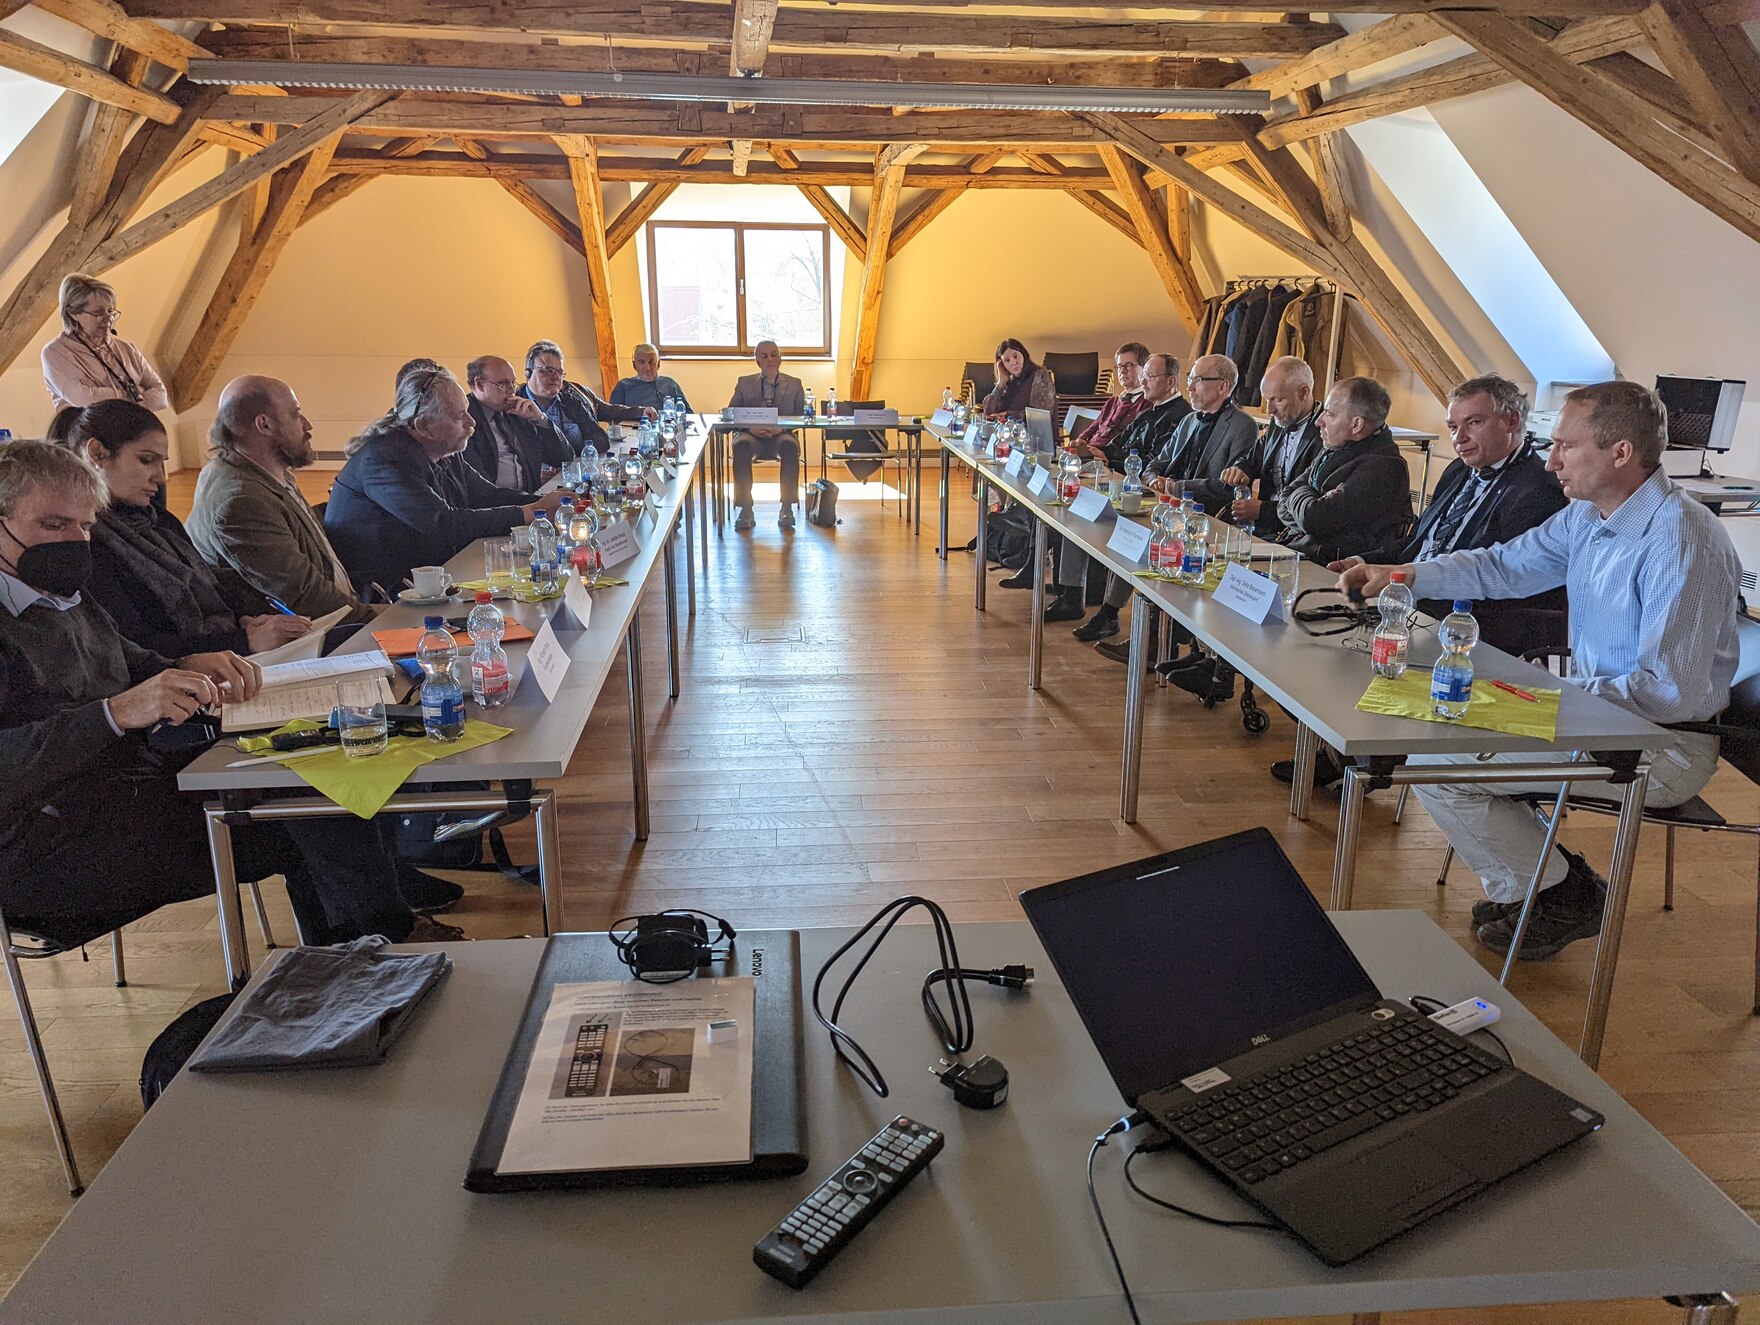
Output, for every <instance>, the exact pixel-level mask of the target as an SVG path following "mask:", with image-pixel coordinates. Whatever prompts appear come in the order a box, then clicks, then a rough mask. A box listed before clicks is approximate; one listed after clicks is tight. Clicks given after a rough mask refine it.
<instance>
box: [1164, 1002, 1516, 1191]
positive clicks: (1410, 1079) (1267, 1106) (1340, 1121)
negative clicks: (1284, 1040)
mask: <svg viewBox="0 0 1760 1325" xmlns="http://www.w3.org/2000/svg"><path fill="white" fill-rule="evenodd" d="M1504 1066H1505V1064H1504V1063H1503V1061H1502V1060H1501V1059H1499V1058H1496V1057H1494V1056H1493V1055H1491V1054H1488V1053H1485V1052H1484V1051H1482V1050H1480V1049H1478V1048H1475V1047H1474V1046H1473V1045H1470V1044H1468V1043H1467V1042H1466V1041H1465V1040H1463V1039H1461V1038H1460V1037H1459V1036H1457V1035H1455V1034H1453V1033H1452V1032H1449V1031H1445V1030H1443V1029H1441V1028H1440V1027H1438V1026H1435V1025H1433V1024H1432V1023H1431V1022H1429V1021H1428V1020H1426V1019H1422V1018H1409V1017H1408V1018H1401V1019H1398V1020H1394V1021H1389V1022H1386V1023H1384V1024H1383V1025H1380V1026H1377V1027H1376V1028H1375V1029H1373V1030H1369V1031H1364V1032H1363V1033H1362V1034H1361V1035H1353V1036H1351V1037H1350V1038H1349V1039H1346V1040H1340V1041H1339V1042H1338V1043H1337V1044H1334V1045H1331V1046H1329V1047H1327V1048H1325V1049H1322V1050H1320V1051H1319V1052H1318V1053H1312V1054H1309V1055H1308V1056H1307V1057H1306V1058H1302V1059H1298V1060H1297V1061H1295V1062H1293V1063H1289V1064H1287V1065H1285V1066H1283V1067H1280V1068H1276V1069H1274V1070H1273V1071H1270V1072H1267V1073H1265V1074H1264V1075H1262V1076H1257V1077H1250V1078H1247V1079H1244V1080H1242V1079H1238V1078H1237V1079H1236V1080H1234V1081H1231V1082H1230V1083H1229V1084H1228V1085H1226V1086H1220V1087H1217V1088H1216V1089H1213V1090H1209V1091H1206V1092H1205V1093H1204V1095H1203V1096H1202V1098H1200V1099H1199V1100H1198V1101H1197V1102H1196V1103H1193V1104H1190V1105H1187V1106H1186V1107H1185V1108H1183V1109H1181V1110H1180V1111H1179V1112H1178V1113H1175V1114H1173V1115H1171V1116H1170V1117H1169V1118H1168V1119H1167V1121H1168V1123H1169V1124H1170V1125H1171V1127H1172V1129H1173V1131H1174V1133H1175V1134H1176V1135H1177V1136H1178V1137H1179V1138H1180V1139H1181V1140H1182V1141H1184V1142H1186V1143H1187V1144H1188V1145H1190V1146H1192V1147H1193V1148H1194V1149H1196V1150H1198V1151H1199V1152H1200V1153H1202V1154H1203V1155H1205V1156H1207V1157H1208V1158H1209V1160H1210V1161H1211V1163H1213V1164H1216V1165H1218V1166H1220V1167H1221V1168H1224V1169H1226V1170H1228V1171H1229V1172H1230V1173H1233V1174H1234V1175H1235V1176H1236V1177H1238V1178H1239V1179H1240V1180H1241V1181H1242V1182H1246V1183H1254V1182H1262V1181H1263V1180H1264V1179H1266V1178H1269V1177H1271V1176H1272V1175H1273V1174H1275V1173H1281V1172H1283V1171H1284V1170H1285V1169H1293V1168H1295V1167H1296V1166H1298V1165H1300V1164H1302V1163H1304V1162H1306V1161H1307V1160H1310V1159H1313V1158H1314V1157H1315V1156H1317V1155H1320V1154H1323V1153H1324V1152H1326V1151H1328V1150H1330V1149H1332V1148H1333V1147H1334V1146H1336V1145H1339V1144H1341V1143H1342V1142H1345V1141H1348V1140H1350V1139H1351V1138H1352V1137H1353V1136H1360V1135H1361V1134H1362V1133H1364V1132H1367V1131H1370V1130H1371V1129H1373V1128H1376V1127H1381V1126H1383V1125H1385V1124H1387V1123H1391V1122H1394V1121H1396V1120H1397V1119H1399V1118H1401V1117H1403V1116H1404V1115H1406V1114H1409V1113H1422V1112H1424V1111H1425V1110H1426V1109H1433V1108H1435V1107H1436V1106H1437V1105H1438V1104H1442V1103H1444V1102H1446V1101H1448V1100H1450V1099H1453V1098H1454V1097H1455V1096H1456V1095H1458V1094H1460V1092H1461V1091H1462V1090H1464V1089H1465V1088H1466V1087H1468V1086H1470V1085H1472V1084H1473V1083H1474V1082H1475V1081H1478V1080H1480V1079H1481V1078H1484V1077H1488V1076H1490V1075H1491V1074H1492V1073H1494V1072H1497V1071H1499V1070H1501V1069H1502V1068H1503V1067H1504Z"/></svg>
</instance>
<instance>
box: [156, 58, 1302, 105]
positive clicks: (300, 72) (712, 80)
mask: <svg viewBox="0 0 1760 1325" xmlns="http://www.w3.org/2000/svg"><path fill="white" fill-rule="evenodd" d="M185 77H186V78H187V79H188V80H189V81H190V82H192V83H220V84H262V83H270V84H274V85H275V86H278V87H325V88H347V89H350V90H383V91H390V92H502V93H507V92H514V93H522V94H524V95H527V96H577V97H618V98H627V99H630V100H634V101H691V102H725V101H738V102H747V103H751V104H754V105H761V106H887V107H891V106H933V107H937V108H942V107H946V108H952V109H957V110H1085V111H1099V112H1125V113H1131V112H1134V113H1136V114H1141V115H1154V114H1159V113H1161V112H1163V111H1187V112H1205V111H1207V112H1210V113H1213V114H1220V115H1247V114H1258V113H1264V112H1266V111H1269V110H1270V109H1271V96H1270V94H1269V93H1267V92H1262V91H1240V92H1236V91H1230V90H1229V89H1227V88H1190V87H1166V88H1161V87H1053V86H1045V85H1042V84H1023V83H881V82H866V81H859V80H856V79H837V78H721V77H704V76H701V75H696V74H638V73H629V74H620V73H614V72H612V71H610V70H604V71H599V72H587V71H581V72H569V73H552V72H546V71H544V70H541V69H478V68H466V67H463V66H443V65H434V66H425V65H413V64H357V63H346V64H344V63H336V64H328V63H323V62H321V61H312V62H306V61H301V60H191V61H190V62H189V73H188V74H187V75H185Z"/></svg>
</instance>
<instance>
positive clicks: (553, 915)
mask: <svg viewBox="0 0 1760 1325" xmlns="http://www.w3.org/2000/svg"><path fill="white" fill-rule="evenodd" d="M532 833H533V836H534V837H536V838H537V844H538V891H539V893H540V895H541V897H542V899H543V903H544V933H545V935H546V936H548V935H551V934H560V933H561V932H562V931H563V928H564V926H563V923H562V847H561V838H562V829H561V825H560V824H559V823H558V822H557V814H556V792H555V791H554V790H553V789H549V788H546V789H545V790H543V791H540V792H538V793H537V794H536V795H535V796H533V797H532Z"/></svg>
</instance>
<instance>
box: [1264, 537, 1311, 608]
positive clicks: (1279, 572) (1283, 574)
mask: <svg viewBox="0 0 1760 1325" xmlns="http://www.w3.org/2000/svg"><path fill="white" fill-rule="evenodd" d="M1301 565H1302V557H1301V554H1300V553H1299V552H1297V551H1296V550H1295V549H1294V548H1287V547H1279V548H1275V549H1273V550H1272V553H1271V561H1270V562H1269V564H1268V565H1267V566H1266V568H1265V573H1266V574H1267V575H1269V576H1270V577H1271V578H1272V579H1273V580H1275V581H1276V582H1277V588H1278V592H1280V593H1281V594H1282V595H1283V610H1284V613H1285V614H1286V615H1287V614H1288V613H1289V612H1290V610H1291V609H1292V608H1294V606H1295V601H1296V593H1297V590H1298V586H1297V584H1296V581H1297V580H1299V579H1300V578H1301V575H1300V573H1299V572H1300V570H1301Z"/></svg>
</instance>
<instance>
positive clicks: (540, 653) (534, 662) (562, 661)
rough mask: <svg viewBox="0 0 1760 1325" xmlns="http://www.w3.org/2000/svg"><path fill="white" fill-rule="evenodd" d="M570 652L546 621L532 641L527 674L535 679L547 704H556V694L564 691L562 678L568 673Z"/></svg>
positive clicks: (527, 659)
mask: <svg viewBox="0 0 1760 1325" xmlns="http://www.w3.org/2000/svg"><path fill="white" fill-rule="evenodd" d="M568 664H569V657H568V650H567V649H565V648H563V647H562V642H561V641H560V640H558V639H557V638H556V632H555V631H554V630H552V629H551V627H550V622H549V621H548V620H546V621H545V622H544V625H543V627H542V628H541V629H540V630H539V631H538V634H537V637H536V638H534V639H533V640H532V647H531V651H530V652H528V653H527V654H526V672H527V673H528V674H529V675H531V676H533V677H535V678H536V679H537V682H538V689H540V690H542V691H543V692H544V700H545V702H546V703H555V701H556V692H557V691H559V690H561V689H562V678H563V676H564V675H565V674H566V673H567V672H568Z"/></svg>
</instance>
